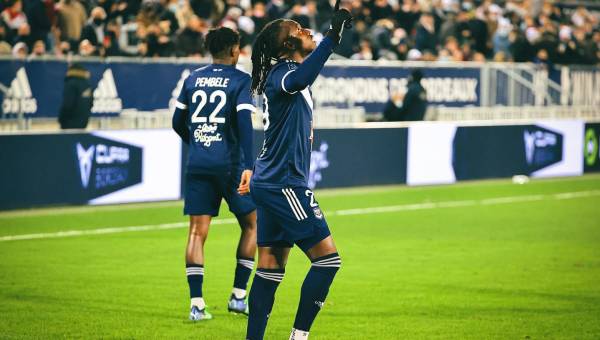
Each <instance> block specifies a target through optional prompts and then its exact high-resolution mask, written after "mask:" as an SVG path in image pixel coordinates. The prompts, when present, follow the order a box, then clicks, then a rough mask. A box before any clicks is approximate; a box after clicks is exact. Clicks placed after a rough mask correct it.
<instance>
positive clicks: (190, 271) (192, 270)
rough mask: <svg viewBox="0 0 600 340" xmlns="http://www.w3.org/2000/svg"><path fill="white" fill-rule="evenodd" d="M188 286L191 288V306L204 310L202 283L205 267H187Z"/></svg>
mask: <svg viewBox="0 0 600 340" xmlns="http://www.w3.org/2000/svg"><path fill="white" fill-rule="evenodd" d="M185 273H186V275H187V281H188V285H189V286H190V298H191V305H192V306H198V308H200V309H203V308H204V299H203V298H202V281H203V280H204V265H201V264H195V263H187V264H186V265H185Z"/></svg>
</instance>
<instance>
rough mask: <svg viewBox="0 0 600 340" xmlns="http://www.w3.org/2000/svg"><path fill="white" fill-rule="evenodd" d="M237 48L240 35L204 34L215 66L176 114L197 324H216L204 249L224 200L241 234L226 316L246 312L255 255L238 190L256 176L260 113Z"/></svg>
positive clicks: (250, 218) (192, 83)
mask: <svg viewBox="0 0 600 340" xmlns="http://www.w3.org/2000/svg"><path fill="white" fill-rule="evenodd" d="M239 42H240V37H239V34H238V33H237V32H235V31H233V30H231V29H229V28H225V27H221V28H219V29H214V30H211V31H210V32H209V33H208V34H207V35H206V42H205V45H206V48H207V50H208V51H210V54H211V55H212V58H213V63H212V64H210V65H208V66H205V67H202V68H199V69H197V70H195V71H193V72H192V73H191V74H190V76H189V77H188V78H187V79H186V80H185V81H184V84H183V87H182V89H181V93H180V95H179V97H178V99H177V103H176V105H175V106H176V109H175V113H174V114H173V129H174V130H175V131H176V132H177V134H179V136H180V137H181V139H182V140H183V142H185V143H186V144H188V145H189V155H188V161H187V174H186V184H185V206H184V210H183V211H184V214H186V215H190V228H189V236H188V242H187V248H186V252H185V262H186V274H187V281H188V284H189V288H190V297H191V307H190V308H191V311H190V319H191V320H193V321H198V320H207V319H211V318H212V315H211V314H210V313H209V312H208V311H207V309H206V304H205V302H204V299H203V296H202V283H203V279H204V242H205V241H206V237H207V234H208V227H209V224H210V221H211V218H212V217H213V216H217V215H218V213H219V207H220V205H221V199H222V198H225V200H226V201H227V204H228V205H229V210H230V211H231V212H232V213H233V214H235V216H236V217H237V220H238V222H239V224H240V227H241V236H240V240H239V243H238V247H237V254H236V257H237V267H236V269H235V279H234V283H233V291H232V294H231V297H230V300H229V304H228V309H229V311H232V312H236V313H243V314H247V313H248V312H247V303H246V285H247V283H248V278H249V277H250V274H251V272H252V268H253V267H254V254H255V253H256V206H255V205H254V203H253V202H252V199H251V198H250V197H249V196H241V195H240V194H239V193H238V192H237V190H238V188H246V187H248V185H249V182H250V178H251V177H252V167H253V162H254V157H253V155H252V122H251V113H252V112H253V111H255V107H254V104H253V101H252V95H251V92H250V84H251V79H250V75H249V74H247V73H244V72H242V71H240V70H238V69H236V67H235V65H236V64H237V61H238V57H239V55H240V48H239ZM238 183H239V186H238Z"/></svg>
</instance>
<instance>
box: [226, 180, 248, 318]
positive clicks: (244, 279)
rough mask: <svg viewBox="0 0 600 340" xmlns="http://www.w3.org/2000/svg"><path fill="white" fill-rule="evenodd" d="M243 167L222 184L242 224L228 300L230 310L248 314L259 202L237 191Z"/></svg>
mask: <svg viewBox="0 0 600 340" xmlns="http://www.w3.org/2000/svg"><path fill="white" fill-rule="evenodd" d="M240 176H241V170H238V171H237V172H233V173H232V176H230V177H229V178H223V180H222V181H221V186H222V188H223V197H224V198H225V201H227V204H228V205H229V210H230V211H231V212H232V213H233V214H234V215H235V216H236V217H237V220H238V223H239V225H240V228H241V233H240V239H239V242H238V246H237V251H236V254H235V257H236V262H237V263H236V267H235V276H234V280H233V290H232V292H231V296H230V298H229V302H228V304H227V309H228V310H229V311H230V312H235V313H243V314H248V305H247V303H246V287H247V285H248V279H249V278H250V274H251V273H252V269H253V268H254V255H255V254H256V205H255V204H254V201H253V200H252V197H250V195H245V196H241V195H240V194H238V192H237V188H238V186H239V180H240Z"/></svg>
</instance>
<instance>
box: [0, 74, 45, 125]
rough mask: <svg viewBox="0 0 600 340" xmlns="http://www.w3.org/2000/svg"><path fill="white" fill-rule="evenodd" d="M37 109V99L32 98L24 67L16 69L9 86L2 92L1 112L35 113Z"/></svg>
mask: <svg viewBox="0 0 600 340" xmlns="http://www.w3.org/2000/svg"><path fill="white" fill-rule="evenodd" d="M36 111H37V99H35V98H33V95H32V93H31V87H30V86H29V78H27V73H26V72H25V67H21V68H20V69H19V70H18V71H17V76H16V77H15V79H13V80H12V82H11V83H10V87H9V88H8V90H6V92H5V93H4V100H3V101H2V112H4V113H5V114H9V113H35V112H36Z"/></svg>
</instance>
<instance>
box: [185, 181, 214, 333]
mask: <svg viewBox="0 0 600 340" xmlns="http://www.w3.org/2000/svg"><path fill="white" fill-rule="evenodd" d="M215 189H216V188H215V185H214V179H213V178H212V177H210V176H202V175H190V174H188V175H187V176H186V186H185V205H184V210H183V211H184V214H186V215H190V228H189V232H188V241H187V245H186V250H185V266H186V275H187V281H188V285H189V290H190V319H191V320H193V321H198V320H207V319H211V318H212V316H211V315H210V313H208V311H207V310H206V303H205V302H204V297H203V294H202V285H203V283H204V243H205V242H206V238H207V236H208V229H209V225H210V221H211V219H212V217H213V216H217V214H218V212H219V206H220V202H221V196H220V195H219V193H218V191H217V190H215Z"/></svg>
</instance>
